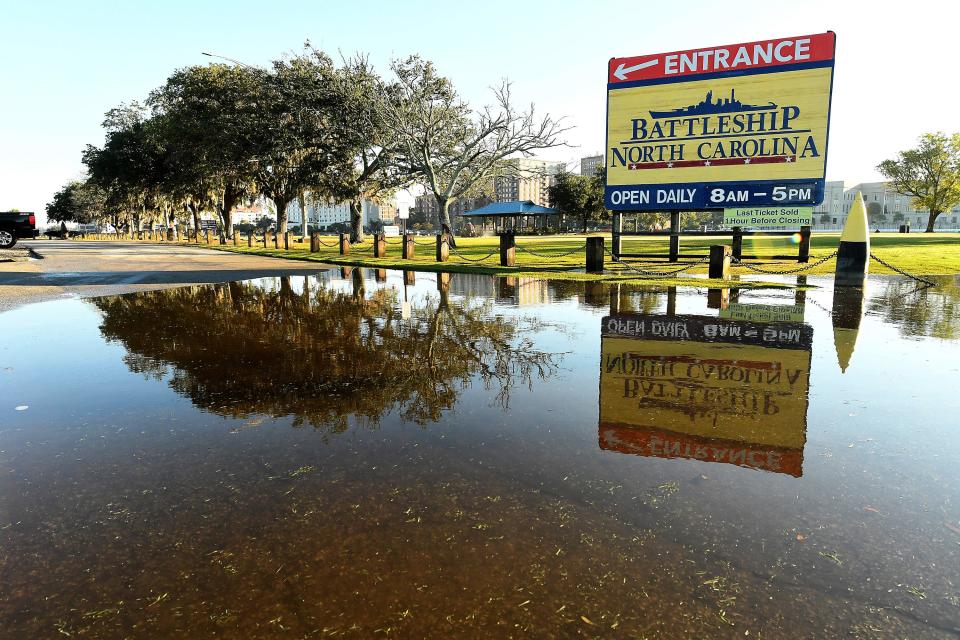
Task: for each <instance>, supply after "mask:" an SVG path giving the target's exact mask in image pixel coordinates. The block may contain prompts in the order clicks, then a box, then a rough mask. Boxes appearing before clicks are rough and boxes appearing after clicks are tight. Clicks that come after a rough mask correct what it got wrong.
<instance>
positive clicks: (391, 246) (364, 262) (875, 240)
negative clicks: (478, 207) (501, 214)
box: [213, 233, 960, 286]
mask: <svg viewBox="0 0 960 640" xmlns="http://www.w3.org/2000/svg"><path fill="white" fill-rule="evenodd" d="M584 239H585V236H583V235H562V236H526V237H518V238H517V267H516V268H509V267H500V266H499V244H498V238H496V237H486V238H458V239H457V249H456V250H455V251H454V250H451V252H450V261H449V262H446V263H437V262H436V260H435V257H434V252H435V241H434V238H433V237H432V236H417V237H416V242H417V246H416V251H415V256H414V258H413V259H412V260H403V259H401V257H400V252H401V246H400V238H388V239H387V255H386V257H383V258H374V257H373V242H372V236H367V238H366V241H365V242H364V243H362V244H359V245H354V246H353V247H352V249H351V252H350V254H349V255H346V256H341V255H340V254H339V252H338V249H337V246H336V244H337V238H336V237H335V236H322V237H321V241H322V242H323V243H325V244H326V245H332V246H321V247H320V251H319V252H318V253H310V250H309V244H308V243H298V242H292V243H291V246H290V250H289V251H285V250H283V249H274V248H272V247H270V248H266V249H265V248H264V247H263V244H262V240H261V241H260V244H259V246H258V245H257V244H256V242H255V244H254V246H253V247H247V246H246V238H243V239H242V240H241V243H240V246H237V247H234V246H233V245H232V244H227V245H225V246H219V245H218V244H216V243H215V244H214V245H213V248H215V249H221V250H226V251H234V252H239V253H255V254H258V255H268V256H275V257H282V258H295V259H301V260H314V261H318V262H325V263H328V264H341V265H358V266H368V267H381V268H398V269H400V268H406V269H413V270H417V271H458V272H465V273H488V274H495V273H501V274H502V273H511V274H517V273H523V274H530V275H545V273H550V276H551V277H560V278H564V279H576V280H616V281H628V280H629V281H641V282H648V283H656V284H681V285H683V284H685V285H696V286H704V285H709V284H718V285H721V286H722V281H711V280H704V279H703V276H704V275H705V274H706V272H707V265H706V263H705V262H704V263H702V264H699V265H697V266H695V267H693V268H692V269H689V270H687V271H684V272H683V274H682V275H680V276H664V277H660V278H641V277H638V276H637V274H635V273H634V272H632V271H630V270H627V269H625V268H623V267H621V266H620V265H617V264H615V263H613V262H612V261H611V260H610V259H609V256H608V257H607V260H606V266H607V272H606V273H604V274H602V275H599V274H584V273H575V272H571V271H570V270H573V269H579V268H583V266H584V251H583V248H582V247H583V245H584ZM839 241H840V234H839V233H823V234H814V235H813V236H812V239H811V247H810V263H814V262H816V261H817V260H818V259H820V258H822V257H824V256H827V255H829V254H830V253H832V252H833V251H835V250H836V248H837V245H838V244H839ZM730 242H731V239H730V238H729V237H722V236H717V237H715V238H711V237H707V238H681V240H680V256H681V263H679V264H672V263H669V262H667V261H666V260H663V259H656V260H652V259H651V260H642V264H641V265H640V266H642V268H643V269H646V270H649V271H658V272H669V271H673V270H675V269H678V268H679V267H681V266H683V264H684V263H686V264H689V263H690V262H692V261H693V260H695V259H693V258H691V259H684V257H683V256H684V254H685V253H687V254H705V253H707V252H708V247H709V246H710V245H712V244H730ZM871 243H872V245H871V250H872V252H873V253H874V254H876V255H877V256H879V257H880V258H882V259H884V260H886V261H887V262H890V263H891V264H893V265H896V266H898V267H900V268H902V269H904V270H906V271H908V272H910V273H914V274H917V275H952V274H958V273H960V234H957V233H934V234H924V233H911V234H899V233H879V234H873V236H872V238H871ZM609 246H610V239H609V235H607V247H609ZM667 246H668V245H667V239H666V238H651V237H625V238H623V252H624V253H638V254H643V253H666V252H667ZM530 251H532V252H535V253H536V254H537V255H534V254H533V253H530ZM571 251H572V253H570V252H571ZM796 252H797V240H796V239H793V238H789V237H783V236H774V237H763V236H748V237H745V238H744V239H743V253H744V255H750V254H783V255H790V254H795V253H796ZM565 254H568V255H565ZM628 261H629V262H631V263H637V264H639V263H640V262H641V259H638V258H630V259H628ZM750 262H751V263H752V264H755V265H757V266H759V267H762V268H764V269H774V270H775V269H793V268H797V267H799V266H801V265H800V264H798V263H797V262H796V261H773V260H752V261H750ZM834 267H835V261H834V260H828V261H827V262H826V263H824V264H822V265H820V266H817V267H814V268H812V269H810V270H809V271H804V272H803V273H806V274H810V275H830V274H832V273H833V271H834ZM870 272H871V273H874V274H891V273H893V272H892V271H890V270H889V269H887V268H886V267H884V266H882V265H880V264H878V263H877V262H875V261H872V262H871V264H870ZM750 273H751V272H749V271H748V270H747V269H745V268H743V267H739V266H734V268H733V274H734V275H748V274H750ZM688 274H689V275H699V276H700V277H699V278H695V279H691V278H688V277H686V276H687V275H688Z"/></svg>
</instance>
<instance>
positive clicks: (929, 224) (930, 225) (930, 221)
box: [926, 211, 940, 233]
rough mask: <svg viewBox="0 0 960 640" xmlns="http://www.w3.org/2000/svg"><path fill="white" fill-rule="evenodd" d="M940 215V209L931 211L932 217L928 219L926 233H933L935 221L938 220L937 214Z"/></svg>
mask: <svg viewBox="0 0 960 640" xmlns="http://www.w3.org/2000/svg"><path fill="white" fill-rule="evenodd" d="M939 215H940V212H939V211H931V212H930V218H929V219H928V220H927V230H926V233H933V223H935V222H936V221H937V216H939Z"/></svg>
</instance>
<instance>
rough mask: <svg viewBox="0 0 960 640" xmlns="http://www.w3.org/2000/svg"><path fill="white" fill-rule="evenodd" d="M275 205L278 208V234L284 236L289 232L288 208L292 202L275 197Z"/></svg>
mask: <svg viewBox="0 0 960 640" xmlns="http://www.w3.org/2000/svg"><path fill="white" fill-rule="evenodd" d="M272 199H273V204H274V206H276V207H277V234H278V235H283V234H285V233H286V232H287V207H288V206H289V205H290V201H289V200H286V199H284V198H281V197H279V196H274V197H273V198H272Z"/></svg>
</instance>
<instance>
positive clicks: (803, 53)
mask: <svg viewBox="0 0 960 640" xmlns="http://www.w3.org/2000/svg"><path fill="white" fill-rule="evenodd" d="M834 47H835V37H834V34H833V32H832V31H828V32H827V33H819V34H815V35H809V36H799V37H796V36H795V37H790V38H776V39H774V40H758V41H756V42H745V43H742V44H731V45H725V46H719V47H704V48H701V49H687V50H685V51H671V52H669V53H658V54H652V55H643V56H631V57H627V58H611V59H610V64H609V68H608V77H607V82H608V83H610V84H621V83H625V82H638V81H645V80H657V79H660V78H667V79H676V78H681V77H684V76H700V75H714V74H728V73H744V72H747V73H749V72H750V71H755V70H758V69H763V68H767V67H783V66H787V65H806V64H814V63H818V62H825V61H829V60H833V56H834Z"/></svg>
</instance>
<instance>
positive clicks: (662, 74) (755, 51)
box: [606, 32, 835, 211]
mask: <svg viewBox="0 0 960 640" xmlns="http://www.w3.org/2000/svg"><path fill="white" fill-rule="evenodd" d="M834 44H835V38H834V34H833V33H830V32H828V33H821V34H817V35H810V36H802V37H798V38H780V39H775V40H764V41H759V42H749V43H744V44H736V45H730V46H723V47H710V48H705V49H695V50H687V51H675V52H672V53H663V54H654V55H644V56H634V57H629V58H613V59H611V60H610V64H609V68H608V75H607V150H606V166H607V187H606V206H607V208H608V209H613V210H621V211H658V210H659V211H662V210H664V209H722V208H724V207H732V206H748V207H764V206H791V205H817V204H819V203H820V202H821V200H822V199H823V187H824V175H825V169H826V158H827V130H828V123H829V116H830V94H831V87H832V83H833V58H834Z"/></svg>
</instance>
